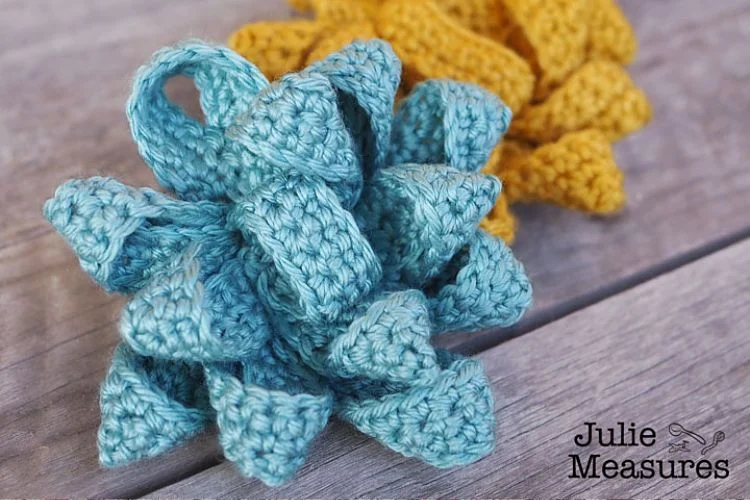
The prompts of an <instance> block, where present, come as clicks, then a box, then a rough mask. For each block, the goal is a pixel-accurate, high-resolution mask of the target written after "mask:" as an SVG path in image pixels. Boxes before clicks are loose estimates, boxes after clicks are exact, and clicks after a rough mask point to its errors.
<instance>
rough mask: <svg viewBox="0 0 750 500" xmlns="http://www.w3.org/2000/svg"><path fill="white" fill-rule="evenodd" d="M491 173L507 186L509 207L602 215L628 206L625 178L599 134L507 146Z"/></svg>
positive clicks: (576, 134)
mask: <svg viewBox="0 0 750 500" xmlns="http://www.w3.org/2000/svg"><path fill="white" fill-rule="evenodd" d="M498 160H499V161H498ZM493 161H495V162H497V163H494V164H493ZM485 172H488V173H492V174H494V175H497V176H498V177H500V178H501V179H502V180H503V193H504V195H505V196H506V197H507V200H508V203H517V202H532V201H541V202H547V203H555V204H558V205H562V206H565V207H569V208H575V209H578V210H583V211H586V212H593V213H598V214H608V213H612V212H615V211H617V210H619V209H620V208H622V206H623V204H624V203H625V190H624V188H623V175H622V172H621V171H620V169H618V168H617V165H616V164H615V162H614V156H613V153H612V146H611V144H610V142H609V140H607V137H606V136H605V135H604V134H603V133H602V132H600V131H599V130H593V129H590V130H582V131H579V132H571V133H569V134H565V135H564V136H563V137H562V138H561V139H560V140H558V141H556V142H551V143H548V144H544V145H543V146H540V147H538V148H533V147H531V146H529V145H528V144H525V143H523V142H518V141H512V140H508V141H505V142H504V143H503V146H502V154H501V155H500V158H496V157H495V155H493V156H492V157H491V158H490V162H489V163H488V165H487V167H486V168H485Z"/></svg>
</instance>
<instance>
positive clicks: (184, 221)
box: [44, 177, 233, 293]
mask: <svg viewBox="0 0 750 500" xmlns="http://www.w3.org/2000/svg"><path fill="white" fill-rule="evenodd" d="M226 211H227V207H226V206H225V205H222V204H217V203H211V202H198V203H187V202H181V201H177V200H173V199H170V198H168V197H166V196H164V195H162V194H161V193H157V192H156V191H153V190H151V189H148V188H143V189H134V188H131V187H129V186H126V185H124V184H121V183H119V182H117V181H115V180H113V179H107V178H103V177H92V178H90V179H84V180H79V179H74V180H70V181H68V182H66V183H64V184H62V185H61V186H60V187H58V188H57V190H56V191H55V196H54V197H53V198H52V199H50V200H48V201H47V202H46V203H45V205H44V216H45V217H46V218H47V220H49V221H50V223H51V224H52V225H53V226H54V227H55V229H56V230H57V231H58V232H59V233H60V234H61V235H62V236H63V238H65V240H66V241H67V242H68V244H69V245H70V246H71V248H72V249H73V251H75V253H76V254H77V256H78V259H79V261H80V263H81V267H82V268H83V269H84V270H85V271H86V272H87V273H88V274H89V275H90V276H91V277H92V278H93V279H94V280H96V281H97V282H98V283H99V284H100V285H101V286H102V287H104V288H105V289H106V290H107V291H109V292H120V293H133V292H135V291H137V290H139V289H140V288H142V287H143V286H145V284H146V283H148V281H149V280H150V279H151V277H152V276H153V275H154V274H155V273H157V272H158V271H159V270H160V269H162V268H163V267H164V266H165V265H166V263H167V262H169V259H170V257H172V256H176V255H177V254H178V253H179V252H181V251H182V250H184V249H185V248H187V246H188V245H189V244H190V242H191V241H193V240H195V239H198V238H200V239H202V240H203V239H206V238H207V239H208V241H209V242H210V243H211V247H212V248H211V250H210V252H209V254H210V257H207V261H211V262H212V263H211V264H210V265H214V264H213V261H215V259H216V258H217V257H218V256H219V255H221V254H222V253H223V252H225V251H227V248H228V247H229V246H231V245H232V244H233V242H232V237H231V235H228V234H227V232H226V229H225V227H224V226H225V217H226Z"/></svg>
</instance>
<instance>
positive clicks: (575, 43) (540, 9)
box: [503, 0, 589, 100]
mask: <svg viewBox="0 0 750 500" xmlns="http://www.w3.org/2000/svg"><path fill="white" fill-rule="evenodd" d="M503 4H504V7H505V10H506V12H507V13H508V14H509V17H510V19H511V20H512V22H513V23H514V24H515V25H516V27H515V29H514V30H513V31H511V33H510V35H509V36H508V39H507V44H508V45H509V46H511V47H513V48H514V49H515V50H516V51H517V52H518V53H519V54H521V55H522V56H523V57H524V59H526V60H527V61H529V62H530V63H531V66H532V68H533V69H534V72H535V74H536V75H537V82H536V88H535V90H534V98H535V99H536V100H540V99H543V98H544V97H546V96H547V94H549V92H550V90H551V89H553V88H554V87H556V86H557V85H559V84H560V82H562V81H563V80H564V79H565V78H566V77H567V76H568V75H569V74H570V73H571V72H572V71H573V70H574V69H576V68H577V67H578V66H580V65H581V63H582V62H583V61H584V59H585V57H586V42H587V41H588V22H587V20H588V14H589V13H588V0H503Z"/></svg>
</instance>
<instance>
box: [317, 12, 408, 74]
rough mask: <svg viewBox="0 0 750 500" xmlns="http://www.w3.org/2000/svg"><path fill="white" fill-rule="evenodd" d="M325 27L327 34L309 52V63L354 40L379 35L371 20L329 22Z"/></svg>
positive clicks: (373, 37) (370, 38) (367, 38)
mask: <svg viewBox="0 0 750 500" xmlns="http://www.w3.org/2000/svg"><path fill="white" fill-rule="evenodd" d="M325 29H326V36H325V37H321V38H319V39H318V40H317V41H316V42H315V44H314V45H313V48H312V50H310V52H309V53H308V54H307V64H312V63H315V62H317V61H320V60H322V59H325V58H326V57H327V56H328V55H329V54H332V53H334V52H336V51H337V50H341V49H342V48H344V47H346V46H347V45H349V44H350V43H352V42H354V41H357V40H372V39H375V38H377V36H378V35H377V32H376V31H375V25H374V24H373V23H372V21H369V20H362V21H351V22H347V23H344V24H338V23H334V24H329V25H327V27H326V28H325ZM400 64H401V61H400V60H399V65H400Z"/></svg>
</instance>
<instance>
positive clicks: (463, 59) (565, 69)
mask: <svg viewBox="0 0 750 500" xmlns="http://www.w3.org/2000/svg"><path fill="white" fill-rule="evenodd" d="M289 2H290V4H292V5H293V6H294V7H295V8H296V9H298V10H300V11H303V12H309V13H312V15H313V16H314V20H313V21H308V20H304V21H287V22H276V23H259V24H255V25H248V26H245V27H244V28H242V29H240V30H239V31H238V32H237V33H235V34H234V35H233V36H232V38H231V39H230V42H229V45H230V47H232V48H233V49H235V50H237V51H238V52H240V53H241V54H242V55H244V56H245V57H247V58H248V59H250V60H252V61H253V62H254V63H256V64H258V66H259V67H260V68H261V70H262V71H263V72H264V73H266V75H267V76H269V77H271V78H273V77H276V76H278V75H280V74H282V73H285V72H288V71H294V70H299V69H301V68H302V67H304V66H305V65H306V64H307V63H309V62H312V61H316V60H319V59H321V58H323V57H325V56H326V55H327V54H329V53H330V52H333V51H335V50H338V49H340V48H341V47H343V46H344V45H346V44H348V43H350V42H351V41H353V40H355V39H368V38H373V37H379V38H383V39H385V40H387V41H388V42H390V43H391V45H392V46H393V49H394V51H395V52H396V53H397V54H398V56H399V57H400V58H401V60H402V62H403V77H402V86H403V87H406V88H408V87H410V86H413V85H414V84H416V83H418V82H420V81H422V80H424V79H427V78H453V79H456V80H460V81H467V82H472V83H476V84H478V85H481V86H483V87H485V88H487V89H488V90H490V91H492V92H494V93H495V94H497V95H498V96H499V97H500V98H502V99H503V101H504V102H505V104H506V105H508V106H509V107H510V108H511V109H512V110H513V112H514V115H515V117H514V119H513V121H512V123H511V128H510V131H509V133H508V137H509V138H508V139H506V140H505V141H504V142H503V144H502V145H500V146H498V147H497V148H496V149H495V151H494V152H493V154H492V156H491V157H490V160H489V162H488V164H487V167H486V169H485V170H486V171H487V172H490V173H494V174H496V175H498V176H499V177H500V178H501V179H502V181H503V193H502V194H501V196H500V198H499V199H498V201H497V204H496V205H495V208H494V209H493V210H492V211H491V213H490V214H489V215H488V217H487V219H486V220H485V221H484V222H483V227H484V228H485V229H487V230H488V231H490V232H492V233H493V234H496V235H498V236H500V237H502V238H504V239H505V240H506V241H508V242H510V241H512V240H513V236H514V232H515V229H516V227H517V224H516V221H515V219H514V218H513V216H512V214H511V213H510V211H509V208H508V205H509V204H513V203H518V202H547V203H555V204H558V205H560V206H563V207H566V208H573V209H577V210H582V211H586V212H594V213H611V212H613V211H616V210H618V209H619V208H621V207H622V205H623V204H624V202H625V193H624V190H623V176H622V172H620V170H619V169H618V168H617V166H616V164H615V161H614V156H613V153H612V148H611V145H610V141H615V140H618V139H620V138H622V137H623V136H625V135H627V134H629V133H632V132H634V131H636V130H638V129H639V128H641V127H643V126H644V125H645V124H646V123H648V121H649V120H650V119H651V113H652V111H651V106H650V104H649V102H648V99H647V97H646V95H645V94H644V93H643V91H642V90H641V89H639V88H638V87H637V86H636V85H635V84H634V83H633V81H632V80H631V79H630V77H629V76H628V74H627V72H626V71H625V70H624V68H623V67H622V66H621V65H622V64H626V63H629V62H630V61H632V60H633V58H634V57H635V53H636V50H637V41H636V38H635V35H634V32H633V29H632V27H631V26H630V24H629V23H628V20H627V19H626V18H625V16H624V14H623V13H622V11H621V10H620V8H619V7H618V6H617V4H616V3H615V1H614V0H382V1H381V0H289Z"/></svg>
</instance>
